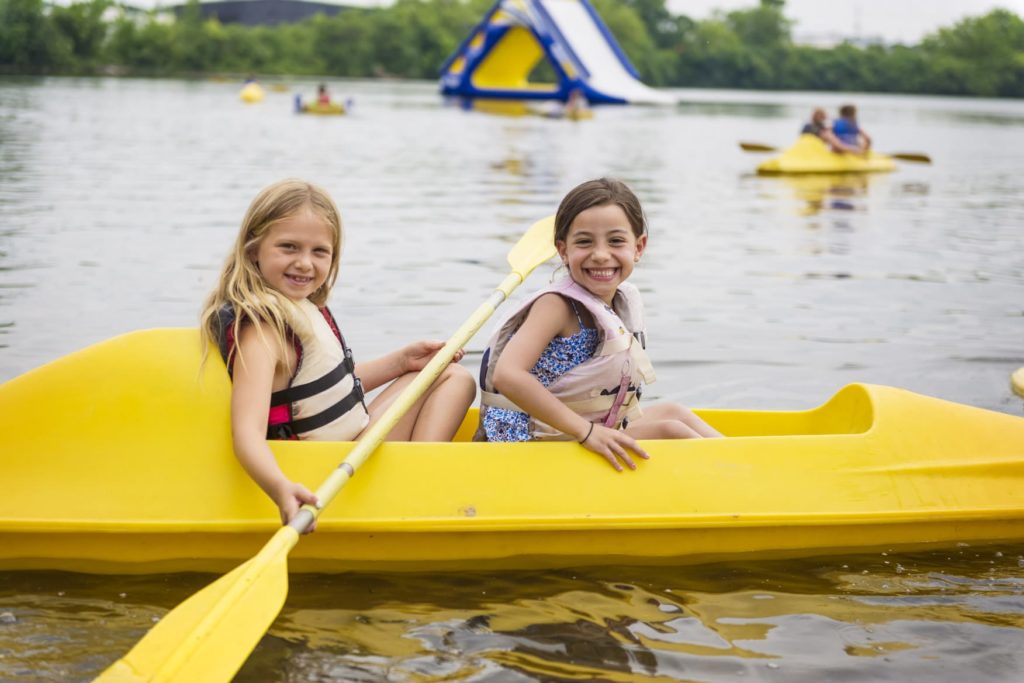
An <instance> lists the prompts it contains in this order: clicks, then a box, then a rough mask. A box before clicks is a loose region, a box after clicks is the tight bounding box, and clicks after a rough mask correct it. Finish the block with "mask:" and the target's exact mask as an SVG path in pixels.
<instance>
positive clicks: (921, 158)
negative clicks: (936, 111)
mask: <svg viewBox="0 0 1024 683" xmlns="http://www.w3.org/2000/svg"><path fill="white" fill-rule="evenodd" d="M740 149H742V150H743V151H744V152H778V151H780V150H779V148H778V147H772V146H771V145H765V144H762V143H760V142H740ZM885 156H888V157H892V158H893V159H899V160H901V161H916V162H917V163H919V164H930V163H932V158H931V157H930V156H928V155H927V154H920V153H918V152H892V153H890V152H886V153H885Z"/></svg>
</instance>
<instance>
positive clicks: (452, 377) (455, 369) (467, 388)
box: [440, 364, 476, 402]
mask: <svg viewBox="0 0 1024 683" xmlns="http://www.w3.org/2000/svg"><path fill="white" fill-rule="evenodd" d="M440 381H443V382H444V383H445V384H446V385H449V386H451V387H452V388H454V389H456V390H458V391H460V392H462V393H464V394H467V395H468V396H469V401H470V402H472V401H473V399H475V398H476V380H475V379H474V378H473V374H472V373H471V372H470V371H469V370H467V369H466V368H464V367H462V366H461V365H454V364H452V365H449V366H448V367H446V368H445V369H444V372H442V373H441V377H440Z"/></svg>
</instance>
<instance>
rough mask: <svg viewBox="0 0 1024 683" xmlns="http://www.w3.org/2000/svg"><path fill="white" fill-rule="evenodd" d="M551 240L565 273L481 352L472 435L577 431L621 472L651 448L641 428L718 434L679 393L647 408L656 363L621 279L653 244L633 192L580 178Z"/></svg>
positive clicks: (678, 435)
mask: <svg viewBox="0 0 1024 683" xmlns="http://www.w3.org/2000/svg"><path fill="white" fill-rule="evenodd" d="M555 247H556V248H557V249H558V255H559V256H560V257H561V259H562V264H563V265H564V266H565V267H566V269H567V270H568V273H569V276H568V277H567V278H565V279H563V280H561V281H559V282H556V283H554V284H552V285H551V286H549V287H547V288H545V289H543V290H541V291H540V292H538V293H537V294H536V295H534V296H533V297H532V298H530V299H529V300H528V301H527V302H526V303H525V304H523V306H522V307H521V308H520V309H519V310H517V311H516V312H514V313H513V314H512V315H511V317H509V318H508V319H507V320H506V321H505V322H504V323H503V324H502V325H501V326H500V328H499V329H498V331H497V332H496V333H495V335H494V336H493V337H492V339H491V342H490V344H489V345H488V349H487V351H485V353H484V357H483V360H482V367H481V373H480V378H481V382H480V384H481V389H482V390H483V392H482V405H481V411H480V426H479V429H478V430H477V438H478V439H482V440H487V441H528V440H532V439H560V440H568V439H575V440H576V441H578V442H579V443H581V444H583V445H584V446H585V447H586V448H588V449H589V450H591V451H593V452H594V453H597V454H599V455H601V456H603V457H604V458H605V459H606V460H607V461H608V462H609V463H610V464H611V465H612V466H613V467H614V468H615V469H616V470H619V471H622V464H621V463H624V464H625V465H626V466H628V467H629V468H630V469H636V463H635V462H634V461H633V459H632V458H631V457H630V455H629V453H628V452H629V451H632V452H633V453H634V454H636V455H637V456H639V457H641V458H647V457H648V455H647V453H646V452H645V451H644V449H643V448H641V447H640V446H639V445H638V444H637V441H636V440H637V439H690V438H701V437H717V436H721V434H719V433H718V432H717V431H715V429H713V428H712V427H711V426H710V425H708V424H707V423H706V422H704V421H703V420H702V419H700V418H699V417H697V415H695V414H694V413H693V412H692V411H691V410H689V409H688V408H685V407H684V406H681V405H679V404H676V403H657V404H654V405H651V406H649V407H647V408H645V410H644V411H643V412H641V411H640V405H639V400H640V389H641V386H642V385H643V384H645V383H646V384H649V383H650V382H653V381H654V371H653V368H652V367H651V364H650V361H649V360H648V358H647V354H646V353H645V352H644V345H645V338H644V326H643V307H642V303H641V301H640V296H639V292H638V291H637V289H636V287H634V286H633V285H631V284H628V283H627V282H626V280H627V279H629V276H630V275H631V274H632V272H633V267H634V266H635V265H636V264H637V263H639V261H640V257H641V256H642V255H643V253H644V250H645V249H646V248H647V220H646V218H645V216H644V212H643V208H642V207H641V206H640V201H639V200H638V199H637V197H636V195H635V194H634V193H633V191H632V190H630V189H629V187H628V186H627V185H626V184H625V183H622V182H621V181H618V180H614V179H609V178H601V179H598V180H591V181H588V182H585V183H583V184H581V185H579V186H577V187H576V188H574V189H573V190H572V191H570V192H569V193H568V194H567V195H566V196H565V198H564V199H563V200H562V203H561V204H560V205H559V207H558V212H557V213H556V214H555ZM620 461H621V463H620Z"/></svg>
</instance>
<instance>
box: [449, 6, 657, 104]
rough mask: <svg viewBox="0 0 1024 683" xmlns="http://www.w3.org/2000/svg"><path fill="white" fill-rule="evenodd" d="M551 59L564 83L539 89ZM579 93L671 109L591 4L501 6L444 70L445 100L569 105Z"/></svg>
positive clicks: (490, 13)
mask: <svg viewBox="0 0 1024 683" xmlns="http://www.w3.org/2000/svg"><path fill="white" fill-rule="evenodd" d="M542 59H547V61H548V63H549V64H550V65H551V68H552V70H553V71H554V73H555V75H556V78H557V81H558V82H557V83H532V82H530V81H529V77H530V74H531V72H533V70H534V68H535V67H536V66H537V64H538V63H539V62H540V60H542ZM573 90H580V91H582V92H583V94H584V95H586V97H587V100H588V101H589V102H590V103H592V104H630V103H636V104H672V103H674V102H675V100H674V98H672V97H671V96H669V95H667V94H665V93H662V92H658V91H657V90H654V89H653V88H650V87H648V86H646V85H644V84H643V83H641V82H640V76H639V74H638V73H637V71H636V69H635V68H633V65H632V64H630V62H629V59H628V58H627V57H626V55H625V53H624V52H623V51H622V48H621V47H619V44H618V42H616V40H615V37H614V36H613V35H612V34H611V31H609V30H608V27H607V26H606V25H605V23H604V22H603V21H602V20H601V17H600V16H599V15H598V14H597V11H596V10H595V9H594V7H593V6H592V5H591V4H590V3H589V2H588V1H587V0H498V2H496V3H495V4H494V6H493V7H491V9H490V10H489V11H488V12H487V14H486V15H484V18H483V20H482V21H481V22H480V23H479V24H478V25H477V27H476V28H474V29H473V31H472V33H470V35H469V37H468V38H466V40H465V41H463V43H462V45H460V46H459V48H458V49H457V50H456V51H455V52H454V53H453V54H452V56H451V57H449V58H448V59H447V61H446V62H445V63H444V66H443V67H442V68H441V93H442V94H443V95H450V96H459V97H466V98H479V99H514V100H562V101H565V100H567V99H568V98H569V93H571V92H572V91H573Z"/></svg>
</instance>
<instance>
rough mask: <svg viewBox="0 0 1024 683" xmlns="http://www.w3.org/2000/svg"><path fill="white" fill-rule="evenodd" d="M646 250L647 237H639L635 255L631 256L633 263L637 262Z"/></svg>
mask: <svg viewBox="0 0 1024 683" xmlns="http://www.w3.org/2000/svg"><path fill="white" fill-rule="evenodd" d="M646 248H647V235H640V237H639V238H637V241H636V254H634V255H633V262H634V263H636V262H639V261H640V257H641V256H643V255H644V249H646Z"/></svg>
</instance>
